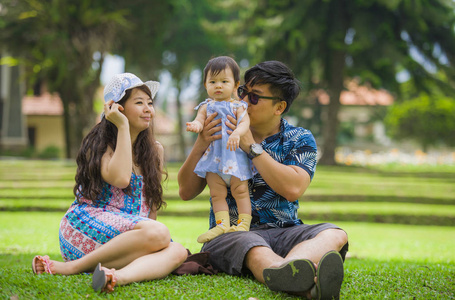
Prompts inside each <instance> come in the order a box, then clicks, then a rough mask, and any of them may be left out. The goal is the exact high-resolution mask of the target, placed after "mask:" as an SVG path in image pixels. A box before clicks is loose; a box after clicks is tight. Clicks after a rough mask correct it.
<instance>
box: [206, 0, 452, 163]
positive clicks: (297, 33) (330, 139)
mask: <svg viewBox="0 0 455 300" xmlns="http://www.w3.org/2000/svg"><path fill="white" fill-rule="evenodd" d="M214 2H215V3H220V2H221V3H222V4H219V6H220V8H221V7H223V8H225V7H228V8H230V10H231V11H232V12H238V18H235V19H234V20H233V21H232V22H231V21H230V20H229V21H227V20H224V21H223V20H222V22H221V23H219V26H213V28H214V30H217V31H218V32H219V31H223V32H224V33H225V34H226V35H228V36H229V37H230V39H231V41H232V42H235V43H237V45H239V46H241V47H246V48H247V49H248V50H249V52H250V54H251V55H252V57H253V61H252V62H253V63H256V62H259V61H263V60H281V61H283V62H285V63H287V64H288V65H289V66H290V67H291V68H292V69H293V70H294V72H295V73H296V75H297V77H298V78H299V79H300V80H301V81H302V83H303V87H304V91H305V92H309V91H311V90H313V89H324V90H326V91H327V93H328V94H329V95H330V98H331V99H330V104H329V105H328V108H327V110H328V119H327V120H325V123H324V127H325V129H324V130H323V138H324V146H323V147H324V149H323V156H322V158H321V161H323V162H325V163H328V164H332V163H334V162H335V161H334V159H333V158H332V159H331V158H330V157H327V156H330V155H332V154H334V149H335V148H336V146H337V143H336V136H337V133H338V130H339V127H338V122H337V112H338V110H339V95H340V92H341V91H342V89H343V88H344V87H343V85H344V82H346V81H348V80H351V79H352V78H360V80H361V82H362V83H365V82H367V83H369V84H371V85H372V86H373V87H374V88H385V89H387V90H389V91H391V92H394V93H397V94H398V93H399V92H400V84H399V82H398V81H397V77H396V75H397V73H398V72H400V71H403V70H405V71H406V72H407V73H408V74H409V76H410V81H411V82H412V84H413V85H414V86H415V87H416V88H417V89H418V90H419V91H422V90H423V91H429V90H431V89H432V88H433V87H434V86H437V87H438V88H439V89H441V90H443V91H444V93H445V94H446V95H449V94H453V93H454V86H455V85H454V81H453V78H455V77H454V76H453V75H454V70H453V68H452V67H451V66H453V63H454V62H453V58H454V57H453V55H452V53H455V43H453V41H454V40H455V32H454V30H453V28H454V25H455V3H454V2H453V1H445V0H438V1H431V2H428V1H423V0H419V1H384V0H376V1H364V0H353V1H339V0H328V1H318V0H306V1H293V0H290V1H263V0H252V1H247V2H245V1H229V2H227V4H226V1H214ZM299 103H300V105H299ZM303 105H305V101H296V102H295V104H293V108H291V110H293V109H294V110H295V113H294V114H295V115H296V116H299V115H300V112H301V109H302V106H303ZM291 113H292V112H291ZM310 129H311V128H310ZM332 156H333V155H332Z"/></svg>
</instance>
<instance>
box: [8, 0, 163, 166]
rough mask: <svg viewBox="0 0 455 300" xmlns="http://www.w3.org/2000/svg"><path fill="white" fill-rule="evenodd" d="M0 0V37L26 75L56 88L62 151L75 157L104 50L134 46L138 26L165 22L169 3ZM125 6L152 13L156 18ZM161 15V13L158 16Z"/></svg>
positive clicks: (90, 115) (89, 122) (91, 118)
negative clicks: (60, 109) (0, 15)
mask: <svg viewBox="0 0 455 300" xmlns="http://www.w3.org/2000/svg"><path fill="white" fill-rule="evenodd" d="M3 2H4V3H3V4H2V13H3V14H4V18H3V19H2V21H1V22H0V41H1V42H2V44H3V45H5V47H7V49H9V50H10V52H11V53H14V54H15V56H17V57H20V58H21V61H22V63H23V64H24V65H26V66H27V69H28V70H29V73H28V74H27V77H28V78H35V79H37V78H39V79H42V80H43V81H45V82H47V83H48V86H49V89H50V90H51V91H53V92H58V93H59V95H60V97H61V99H62V101H63V107H64V124H65V125H64V126H65V136H66V137H65V138H66V148H67V153H66V156H67V157H68V158H70V157H74V156H75V154H76V151H77V149H78V147H79V145H80V142H81V140H82V138H83V136H84V135H85V133H86V132H87V131H88V130H89V129H90V128H91V127H92V126H93V124H94V123H95V114H94V111H93V99H94V94H95V91H96V89H97V88H98V87H99V76H100V73H101V67H102V64H103V58H104V54H105V53H107V52H108V51H110V50H112V49H113V48H114V47H115V46H118V47H120V46H121V45H122V43H121V41H125V42H128V43H130V44H129V47H131V48H133V47H135V45H134V44H133V42H132V41H134V38H137V41H141V40H142V39H145V38H146V37H144V36H141V33H144V32H146V31H145V30H142V31H141V30H137V28H138V26H153V25H156V26H157V28H161V26H164V22H162V21H163V20H165V19H166V18H165V17H164V16H166V12H167V10H168V7H167V6H165V5H160V4H155V3H151V2H144V1H137V0H131V1H128V3H125V2H124V1H115V0H99V1H90V0H54V1H36V0H24V1H12V0H6V1H3ZM127 7H134V8H135V9H140V10H144V11H149V12H154V13H155V14H156V15H155V17H156V18H155V19H150V15H148V16H146V15H144V14H141V13H140V12H138V11H130V10H129V9H127ZM160 15H161V16H163V18H161V19H160V18H158V16H160ZM138 16H142V19H141V18H139V17H138ZM144 20H146V21H147V22H142V21H144ZM158 36H159V35H158V34H157V36H156V38H157V37H158ZM147 38H150V37H147ZM136 43H138V44H139V46H140V43H139V42H136ZM138 48H139V47H138ZM149 50H150V49H143V51H149ZM131 52H133V53H134V51H131Z"/></svg>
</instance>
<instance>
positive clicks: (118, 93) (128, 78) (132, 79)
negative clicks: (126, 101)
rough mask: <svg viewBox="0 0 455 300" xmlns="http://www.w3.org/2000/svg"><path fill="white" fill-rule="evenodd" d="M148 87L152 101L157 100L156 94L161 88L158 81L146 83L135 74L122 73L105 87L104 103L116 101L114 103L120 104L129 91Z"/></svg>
mask: <svg viewBox="0 0 455 300" xmlns="http://www.w3.org/2000/svg"><path fill="white" fill-rule="evenodd" d="M144 84H145V85H146V86H147V87H148V88H149V90H150V93H151V94H152V99H154V98H155V95H156V92H158V89H159V87H160V83H159V82H158V81H146V82H143V81H142V80H140V79H139V77H137V76H136V75H134V74H131V73H122V74H117V75H114V77H112V79H111V80H110V81H109V83H108V84H107V85H106V86H105V87H104V102H108V101H109V100H114V102H119V101H120V100H121V99H122V98H123V96H125V92H126V91H127V90H130V89H133V88H135V87H138V86H141V85H144Z"/></svg>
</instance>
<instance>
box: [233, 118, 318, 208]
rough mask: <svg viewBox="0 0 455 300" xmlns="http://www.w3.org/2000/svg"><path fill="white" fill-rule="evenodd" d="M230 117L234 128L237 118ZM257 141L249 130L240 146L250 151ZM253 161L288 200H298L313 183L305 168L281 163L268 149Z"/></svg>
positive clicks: (271, 185) (272, 186) (276, 189)
mask: <svg viewBox="0 0 455 300" xmlns="http://www.w3.org/2000/svg"><path fill="white" fill-rule="evenodd" d="M228 119H229V121H230V123H227V126H228V127H229V128H231V129H233V130H234V129H235V125H233V124H235V123H236V122H235V121H236V120H235V119H234V118H232V117H231V116H228ZM257 142H260V141H255V140H254V138H253V134H252V133H251V131H250V130H248V132H247V133H246V134H244V135H243V136H242V137H241V139H240V148H242V150H243V151H245V152H247V153H248V152H249V151H250V146H251V145H252V144H254V143H257ZM252 162H253V164H254V166H255V167H256V169H257V171H258V172H259V174H261V176H262V178H263V179H264V180H265V182H266V183H267V184H268V185H269V186H270V187H271V188H272V189H273V190H274V191H275V192H277V193H278V194H280V195H281V196H283V197H284V198H286V199H287V200H288V201H291V202H294V201H296V200H298V199H299V198H300V196H302V195H303V193H304V192H305V191H306V189H307V188H308V186H309V185H310V183H311V178H310V174H308V172H307V171H305V170H304V169H303V168H300V167H298V166H291V165H284V164H281V163H279V162H277V161H276V160H275V159H273V157H271V156H270V155H269V154H268V153H267V152H266V151H264V152H263V153H262V154H261V155H259V156H257V157H255V158H253V160H252Z"/></svg>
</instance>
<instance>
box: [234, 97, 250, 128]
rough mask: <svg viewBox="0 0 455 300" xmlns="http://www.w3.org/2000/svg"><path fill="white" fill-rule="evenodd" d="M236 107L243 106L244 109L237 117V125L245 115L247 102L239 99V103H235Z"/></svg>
mask: <svg viewBox="0 0 455 300" xmlns="http://www.w3.org/2000/svg"><path fill="white" fill-rule="evenodd" d="M236 106H237V107H243V108H244V111H243V113H242V115H241V116H240V117H239V119H238V120H237V125H239V123H240V121H242V119H243V117H244V116H245V114H246V112H247V109H248V103H246V102H245V101H243V100H240V103H239V104H236Z"/></svg>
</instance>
